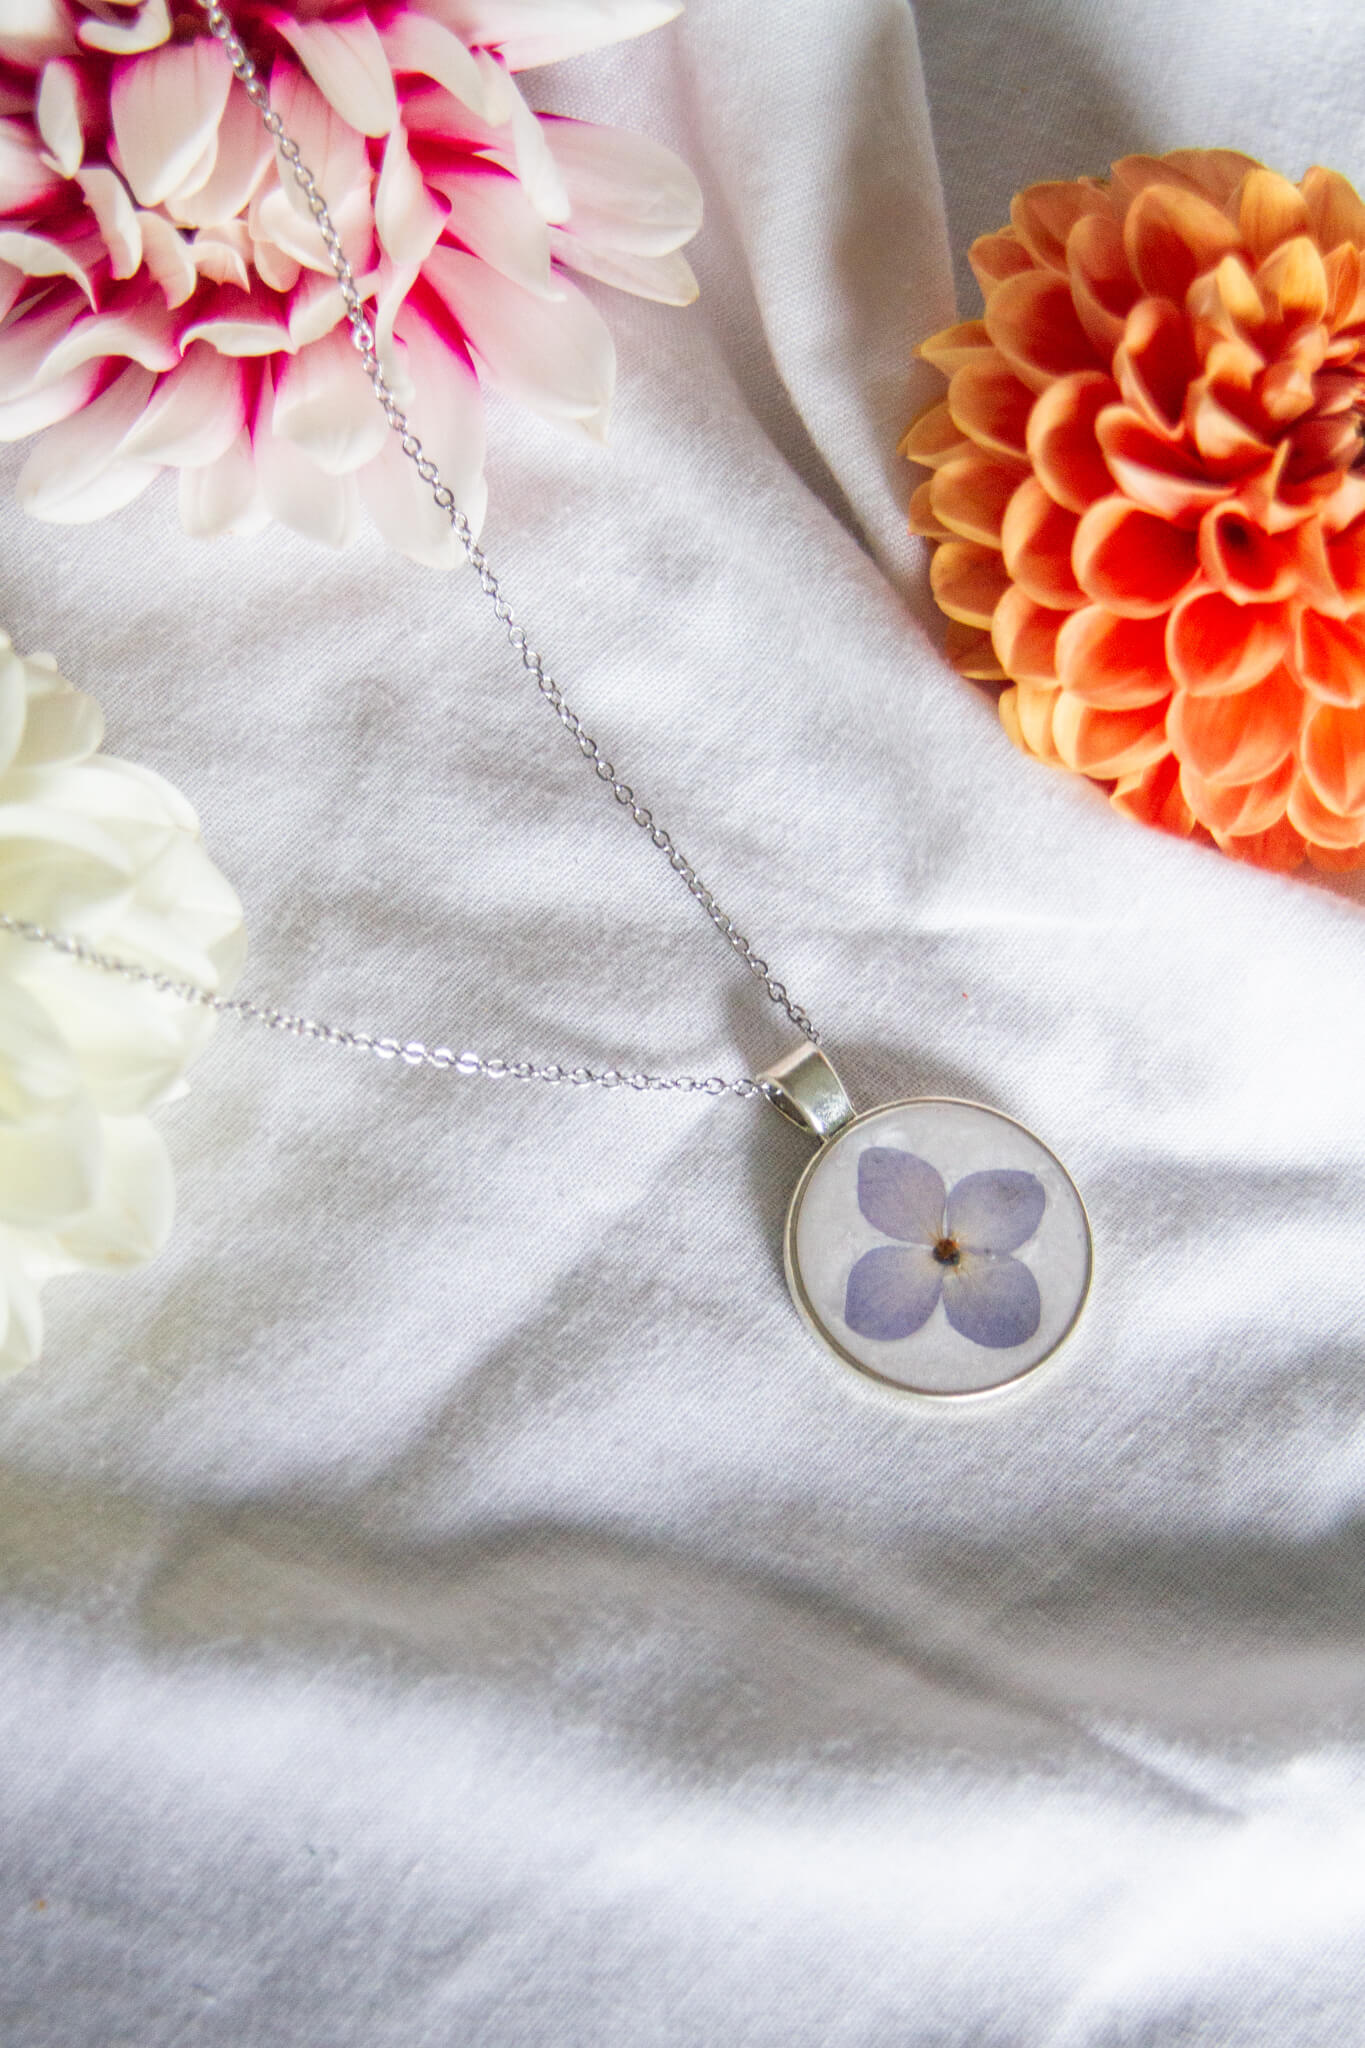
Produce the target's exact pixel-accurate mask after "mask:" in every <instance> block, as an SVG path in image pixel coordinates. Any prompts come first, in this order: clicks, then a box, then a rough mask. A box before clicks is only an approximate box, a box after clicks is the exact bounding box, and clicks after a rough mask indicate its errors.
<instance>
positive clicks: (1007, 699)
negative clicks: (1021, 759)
mask: <svg viewBox="0 0 1365 2048" xmlns="http://www.w3.org/2000/svg"><path fill="white" fill-rule="evenodd" d="M1061 694H1062V693H1061V691H1060V690H1048V689H1044V688H1041V687H1040V686H1039V685H1038V684H1036V683H1016V684H1015V686H1014V688H1013V689H1012V690H1006V691H1004V693H1003V694H1002V696H1001V698H1000V706H999V709H1000V723H1001V724H1002V725H1003V726H1004V728H1005V731H1006V732H1007V733H1008V734H1009V736H1010V738H1011V739H1012V740H1013V741H1014V744H1015V746H1016V747H1018V748H1020V750H1021V751H1022V752H1023V753H1025V754H1033V755H1036V757H1037V758H1038V760H1040V761H1047V762H1050V763H1051V764H1052V765H1053V766H1054V767H1055V766H1056V765H1057V764H1058V763H1059V762H1060V760H1061V756H1060V755H1059V754H1058V752H1057V749H1056V747H1055V746H1054V745H1053V743H1052V714H1053V711H1054V709H1055V708H1056V704H1057V700H1058V698H1059V697H1060V696H1061Z"/></svg>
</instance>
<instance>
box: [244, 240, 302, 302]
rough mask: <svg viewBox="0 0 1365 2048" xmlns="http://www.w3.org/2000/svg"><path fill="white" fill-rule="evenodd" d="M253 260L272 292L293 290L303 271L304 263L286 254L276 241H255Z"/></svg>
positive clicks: (262, 279)
mask: <svg viewBox="0 0 1365 2048" xmlns="http://www.w3.org/2000/svg"><path fill="white" fill-rule="evenodd" d="M251 260H252V262H253V263H254V265H255V267H256V273H257V275H258V277H259V278H260V280H261V283H262V284H264V285H268V286H269V288H270V290H271V291H272V292H292V291H293V289H294V286H295V285H296V284H297V283H298V281H299V278H300V276H301V275H302V272H303V265H302V264H301V263H297V262H295V260H294V258H293V257H292V256H286V254H285V252H284V250H283V249H281V248H279V247H278V246H277V245H276V244H275V243H274V242H256V241H253V242H252V244H251Z"/></svg>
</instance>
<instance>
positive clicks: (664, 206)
mask: <svg viewBox="0 0 1365 2048" xmlns="http://www.w3.org/2000/svg"><path fill="white" fill-rule="evenodd" d="M540 126H541V131H542V133H543V134H544V136H545V140H546V142H547V143H548V144H549V148H550V154H551V156H552V157H553V158H554V160H555V162H556V164H557V165H558V166H559V171H560V174H561V176H562V177H563V180H564V188H565V190H566V192H567V193H568V195H569V205H570V208H571V211H570V214H569V219H568V223H567V225H568V231H569V233H570V234H572V235H576V236H581V237H582V238H583V240H584V241H586V242H590V243H591V244H592V245H593V247H594V248H596V249H611V250H621V251H622V252H624V253H627V254H629V255H632V256H667V255H670V254H671V253H672V251H673V250H674V249H680V248H681V247H682V245H683V243H684V242H688V241H690V240H691V239H692V237H693V235H695V234H696V232H697V229H698V228H699V227H700V226H701V212H702V203H701V187H700V186H699V185H698V183H697V181H696V179H695V178H694V177H693V175H692V173H691V171H689V170H688V168H687V165H686V164H685V163H684V162H683V160H682V158H681V157H679V156H675V155H674V153H673V151H672V150H671V149H665V148H664V147H663V145H662V143H658V142H651V141H650V139H649V138H648V137H647V136H644V135H632V134H630V133H628V132H627V130H625V129H624V128H601V127H598V126H597V124H596V123H595V122H592V121H564V120H559V119H557V118H553V117H544V116H542V118H541V123H540Z"/></svg>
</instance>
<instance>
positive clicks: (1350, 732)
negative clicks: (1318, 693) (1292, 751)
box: [1299, 704, 1365, 832]
mask: <svg viewBox="0 0 1365 2048" xmlns="http://www.w3.org/2000/svg"><path fill="white" fill-rule="evenodd" d="M1299 754H1300V759H1301V760H1302V762H1303V772H1304V774H1305V775H1306V776H1307V778H1308V780H1309V782H1310V783H1311V784H1312V787H1313V794H1314V795H1315V796H1316V797H1317V798H1318V799H1319V801H1320V802H1322V803H1324V804H1326V806H1327V808H1328V810H1329V811H1335V812H1336V813H1337V815H1338V817H1342V818H1350V817H1354V818H1356V820H1357V823H1358V824H1359V825H1360V829H1361V831H1362V832H1365V817H1363V816H1361V815H1360V814H1361V813H1365V705H1359V704H1352V705H1347V704H1321V705H1319V706H1318V709H1317V710H1316V711H1315V712H1314V713H1313V715H1312V717H1311V718H1310V719H1309V721H1308V723H1307V725H1306V726H1305V727H1304V729H1303V744H1302V746H1301V747H1300V749H1299Z"/></svg>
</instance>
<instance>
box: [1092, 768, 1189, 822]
mask: <svg viewBox="0 0 1365 2048" xmlns="http://www.w3.org/2000/svg"><path fill="white" fill-rule="evenodd" d="M1109 801H1110V803H1111V804H1112V805H1113V806H1114V809H1115V810H1116V811H1122V812H1123V813H1124V815H1125V816H1126V817H1129V818H1136V819H1137V821H1138V823H1139V824H1140V825H1154V826H1155V827H1156V829H1157V830H1158V831H1159V832H1173V833H1174V834H1175V835H1176V837H1177V838H1178V839H1188V838H1189V836H1190V833H1191V832H1192V831H1193V830H1194V823H1195V820H1194V813H1193V811H1192V810H1191V809H1190V807H1189V805H1188V804H1187V803H1186V801H1185V797H1184V794H1183V792H1182V790H1181V787H1180V763H1179V762H1178V761H1177V760H1176V758H1175V755H1174V754H1163V755H1162V757H1161V759H1160V760H1159V761H1153V762H1152V763H1151V765H1150V766H1149V767H1146V768H1140V769H1138V771H1137V773H1136V774H1134V775H1121V776H1120V777H1119V779H1118V781H1117V782H1116V783H1115V784H1114V787H1113V789H1112V790H1111V791H1110V793H1109Z"/></svg>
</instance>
